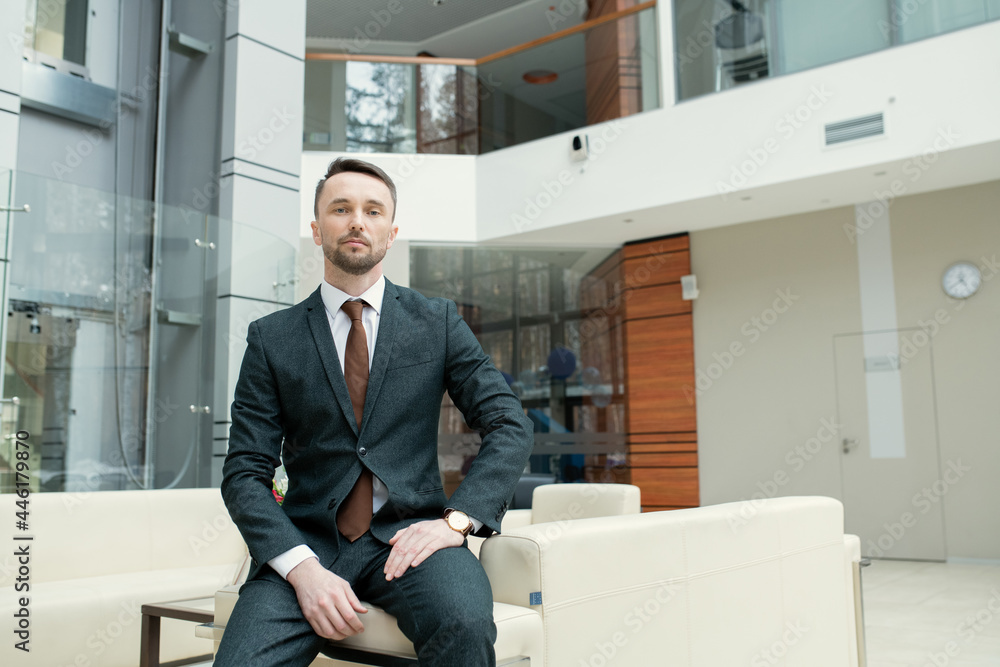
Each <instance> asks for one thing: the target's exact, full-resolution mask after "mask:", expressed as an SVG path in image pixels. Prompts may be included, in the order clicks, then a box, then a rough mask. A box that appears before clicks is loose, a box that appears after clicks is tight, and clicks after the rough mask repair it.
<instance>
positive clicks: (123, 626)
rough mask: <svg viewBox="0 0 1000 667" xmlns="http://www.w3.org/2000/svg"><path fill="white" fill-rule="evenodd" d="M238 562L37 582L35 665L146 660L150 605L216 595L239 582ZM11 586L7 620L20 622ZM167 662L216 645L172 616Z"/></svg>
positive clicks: (166, 632) (99, 665)
mask: <svg viewBox="0 0 1000 667" xmlns="http://www.w3.org/2000/svg"><path fill="white" fill-rule="evenodd" d="M237 566H238V563H237V564H235V565H208V566H202V567H192V568H181V569H170V570H153V571H149V572H126V573H123V574H120V575H102V576H98V577H82V578H78V579H74V580H72V581H58V582H40V583H35V582H32V585H31V591H30V607H29V610H30V614H31V617H30V618H31V643H30V648H31V653H30V656H31V664H37V665H53V666H56V665H59V666H62V665H91V666H94V667H106V666H111V665H114V666H125V665H135V664H137V663H138V661H139V644H140V628H141V608H142V605H144V604H149V603H155V602H168V601H174V600H182V599H187V598H195V597H211V596H212V595H214V593H215V591H216V590H218V589H219V588H220V587H222V586H224V585H225V584H228V583H230V582H231V580H232V577H233V576H234V572H235V570H236V567H237ZM14 596H15V594H14V592H13V591H11V589H7V590H6V591H5V592H4V594H3V595H2V596H0V616H2V617H3V618H7V619H12V618H13V614H14V612H15V605H16V599H15V597H14ZM161 638H162V639H161V646H162V651H161V655H162V657H163V660H164V661H168V660H177V659H180V658H184V657H191V656H195V655H202V654H207V653H211V652H212V643H211V642H210V641H206V640H204V639H198V638H196V637H195V635H194V625H193V624H191V623H186V622H183V621H176V620H173V619H166V620H164V621H163V626H162V632H161ZM12 644H13V642H10V641H8V642H5V643H4V645H3V647H2V648H0V664H4V665H16V664H22V661H23V659H24V655H23V654H22V652H21V651H17V650H15V649H14V648H13V647H12Z"/></svg>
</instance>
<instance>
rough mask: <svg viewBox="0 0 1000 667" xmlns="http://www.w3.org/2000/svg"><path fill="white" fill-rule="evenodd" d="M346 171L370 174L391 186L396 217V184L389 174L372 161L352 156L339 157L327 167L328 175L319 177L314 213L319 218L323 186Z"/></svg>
mask: <svg viewBox="0 0 1000 667" xmlns="http://www.w3.org/2000/svg"><path fill="white" fill-rule="evenodd" d="M345 171H353V172H357V173H359V174H368V175H369V176H374V177H375V178H377V179H378V180H380V181H382V182H383V183H385V184H386V187H388V188H389V194H391V195H392V219H393V220H395V219H396V184H395V183H393V182H392V179H391V178H389V174H387V173H385V172H384V171H382V169H380V168H379V167H376V166H375V165H373V164H372V163H371V162H365V161H364V160H358V159H356V158H352V157H339V158H337V159H336V160H334V161H333V162H331V163H330V166H329V167H327V169H326V176H324V177H323V178H321V179H319V183H317V184H316V198H315V199H314V200H313V215H315V216H316V219H317V220H318V219H319V195H320V193H321V192H323V186H324V185H326V182H327V180H328V179H329V178H330V177H331V176H336V175H337V174H342V173H344V172H345Z"/></svg>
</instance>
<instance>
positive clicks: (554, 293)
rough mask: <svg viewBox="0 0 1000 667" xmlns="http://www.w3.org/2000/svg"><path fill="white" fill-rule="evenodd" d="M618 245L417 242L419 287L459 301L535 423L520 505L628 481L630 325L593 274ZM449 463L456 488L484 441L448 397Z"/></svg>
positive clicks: (444, 418) (444, 426)
mask: <svg viewBox="0 0 1000 667" xmlns="http://www.w3.org/2000/svg"><path fill="white" fill-rule="evenodd" d="M612 252H614V250H613V249H592V248H588V249H580V248H560V249H547V250H527V249H502V248H492V247H491V248H483V247H468V248H462V247H454V246H446V247H445V246H411V249H410V286H411V287H413V288H414V289H417V290H419V291H420V292H421V293H423V294H424V295H426V296H441V297H445V298H448V299H452V300H453V301H455V302H456V303H457V304H458V307H459V311H460V312H461V314H462V316H463V317H464V318H465V320H466V322H468V324H469V326H470V327H471V328H472V330H473V332H474V333H475V334H476V336H477V338H478V339H479V341H480V343H482V345H483V349H484V350H485V351H486V353H487V354H489V355H490V357H491V359H492V360H493V364H494V365H495V366H496V367H497V368H498V369H499V370H500V371H501V372H502V373H503V374H504V377H505V378H506V379H507V382H508V383H509V384H510V387H511V388H512V389H513V390H514V392H515V393H516V394H517V395H518V396H519V397H520V398H521V401H522V403H523V404H524V408H525V411H526V412H527V414H528V416H529V417H530V418H531V421H532V422H533V423H534V425H535V450H534V454H533V455H532V457H531V462H530V466H529V470H528V471H526V475H525V477H524V480H523V484H522V493H521V495H520V497H515V504H517V505H519V506H523V505H524V503H525V502H527V501H529V500H530V487H531V486H532V485H533V484H536V483H542V482H551V481H560V482H575V481H594V482H614V481H623V480H624V479H625V478H626V475H627V473H626V471H625V468H624V464H625V444H624V442H625V439H624V428H625V424H624V415H625V411H624V402H623V393H624V380H623V378H624V375H623V371H624V356H623V350H622V340H621V336H620V333H621V327H620V325H619V323H616V322H609V321H608V319H607V315H606V313H607V312H608V310H607V309H605V308H604V306H605V305H606V303H607V300H608V298H609V297H610V295H611V293H612V292H611V289H610V285H606V284H605V283H604V281H603V280H600V279H597V278H595V277H593V276H592V275H591V272H592V271H594V269H596V268H597V267H599V266H600V265H601V263H602V262H603V261H604V260H605V259H607V257H608V255H610V254H611V253H612ZM440 434H441V435H440V458H441V468H442V472H443V474H444V477H445V487H446V491H447V492H448V493H450V492H451V491H453V490H454V488H455V487H456V486H457V485H458V483H459V482H460V481H461V479H462V478H463V476H464V473H465V472H466V471H467V470H468V468H469V466H470V465H471V463H472V460H473V458H475V455H476V452H477V449H478V445H479V437H478V435H476V434H475V433H472V432H471V430H470V429H469V428H468V427H467V426H466V424H465V421H464V419H463V418H462V415H461V413H460V412H459V411H458V409H457V408H455V406H454V405H453V404H452V403H451V401H450V400H449V399H448V397H447V395H446V396H445V399H444V406H443V410H442V415H441V426H440Z"/></svg>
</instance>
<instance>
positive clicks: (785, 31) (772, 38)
mask: <svg viewBox="0 0 1000 667" xmlns="http://www.w3.org/2000/svg"><path fill="white" fill-rule="evenodd" d="M673 6H674V31H675V32H674V34H675V39H674V57H675V67H676V74H677V75H676V79H677V97H678V99H681V100H685V99H690V98H692V97H697V96H699V95H704V94H706V93H711V92H717V91H720V90H725V89H727V88H732V87H734V86H738V85H741V84H744V83H751V82H753V81H756V80H758V79H762V78H766V77H769V76H777V75H781V74H788V73H791V72H798V71H801V70H805V69H810V68H813V67H818V66H820V65H825V64H828V63H832V62H836V61H839V60H844V59H847V58H853V57H856V56H860V55H864V54H867V53H873V52H875V51H878V50H881V49H884V48H887V47H889V46H891V45H893V44H899V43H905V42H912V41H914V40H918V39H923V38H925V37H931V36H934V35H939V34H941V33H944V32H948V31H949V30H957V29H959V28H964V27H968V26H972V25H977V24H980V23H983V22H985V21H993V20H996V19H998V18H1000V0H948V1H945V0H878V1H875V2H873V1H872V0H844V1H843V2H835V3H831V2H822V1H821V0H796V1H795V2H789V1H785V0H727V1H726V2H702V0H676V1H675V2H674V3H673Z"/></svg>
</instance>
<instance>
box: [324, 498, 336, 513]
mask: <svg viewBox="0 0 1000 667" xmlns="http://www.w3.org/2000/svg"><path fill="white" fill-rule="evenodd" d="M336 504H337V499H336V498H331V499H330V503H329V504H328V505H327V506H326V508H327V509H328V510H332V509H333V506H334V505H336Z"/></svg>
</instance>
